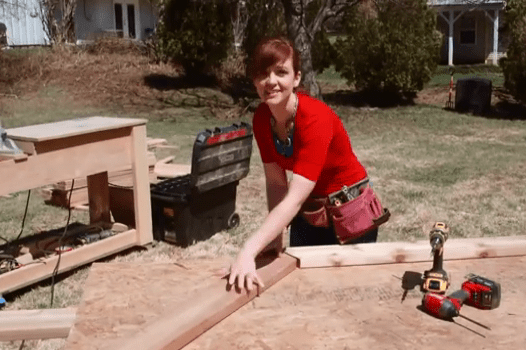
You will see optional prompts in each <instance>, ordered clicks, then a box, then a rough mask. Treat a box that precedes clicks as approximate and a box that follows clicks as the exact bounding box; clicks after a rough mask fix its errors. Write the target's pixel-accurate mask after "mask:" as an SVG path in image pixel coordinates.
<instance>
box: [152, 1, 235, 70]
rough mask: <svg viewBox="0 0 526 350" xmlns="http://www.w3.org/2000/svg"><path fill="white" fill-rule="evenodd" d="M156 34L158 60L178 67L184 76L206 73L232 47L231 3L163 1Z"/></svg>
mask: <svg viewBox="0 0 526 350" xmlns="http://www.w3.org/2000/svg"><path fill="white" fill-rule="evenodd" d="M161 8H162V11H161V21H160V23H159V27H158V31H157V36H158V40H157V49H158V53H159V57H161V58H164V59H171V60H173V61H175V62H176V63H178V64H180V65H181V66H182V67H183V68H184V69H185V72H186V74H187V75H190V76H194V75H200V74H203V73H206V72H207V70H208V69H210V68H211V67H213V66H215V65H217V64H219V63H220V62H221V61H222V60H223V59H224V58H225V57H226V56H227V53H228V50H229V49H230V47H231V46H232V43H233V39H232V29H231V21H230V2H228V1H221V0H207V1H202V0H166V3H164V7H163V6H162V7H161Z"/></svg>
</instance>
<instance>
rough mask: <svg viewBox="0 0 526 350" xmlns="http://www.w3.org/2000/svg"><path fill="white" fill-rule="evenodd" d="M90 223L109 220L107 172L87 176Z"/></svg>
mask: <svg viewBox="0 0 526 350" xmlns="http://www.w3.org/2000/svg"><path fill="white" fill-rule="evenodd" d="M88 197H89V216H90V224H94V223H97V222H108V223H109V222H111V216H110V190H109V188H108V172H107V171H105V172H103V173H99V174H94V175H90V176H88Z"/></svg>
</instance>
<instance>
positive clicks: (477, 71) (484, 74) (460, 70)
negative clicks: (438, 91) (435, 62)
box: [427, 65, 504, 87]
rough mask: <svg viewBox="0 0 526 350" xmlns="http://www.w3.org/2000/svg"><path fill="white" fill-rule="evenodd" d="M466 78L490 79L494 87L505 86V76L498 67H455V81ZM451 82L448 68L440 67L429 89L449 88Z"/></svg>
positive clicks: (430, 82) (428, 84)
mask: <svg viewBox="0 0 526 350" xmlns="http://www.w3.org/2000/svg"><path fill="white" fill-rule="evenodd" d="M466 78H483V79H489V80H491V82H492V85H493V87H502V86H503V85H504V76H503V75H502V70H501V68H500V67H498V66H493V65H473V66H455V67H454V73H453V81H454V83H456V81H457V80H458V79H466ZM450 81H451V73H450V71H449V67H448V66H439V67H438V68H437V70H436V72H435V74H434V76H433V77H432V78H431V81H429V82H428V83H427V86H428V87H438V86H448V85H449V83H450Z"/></svg>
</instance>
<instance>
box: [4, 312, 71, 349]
mask: <svg viewBox="0 0 526 350" xmlns="http://www.w3.org/2000/svg"><path fill="white" fill-rule="evenodd" d="M75 314H76V309H73V308H65V309H45V310H6V311H2V312H0V341H10V340H27V339H52V338H67V337H68V335H69V331H70V329H71V327H72V326H73V322H74V321H75Z"/></svg>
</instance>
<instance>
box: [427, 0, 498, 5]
mask: <svg viewBox="0 0 526 350" xmlns="http://www.w3.org/2000/svg"><path fill="white" fill-rule="evenodd" d="M427 3H428V4H429V5H430V6H444V5H494V4H505V3H506V1H505V0H428V1H427Z"/></svg>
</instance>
